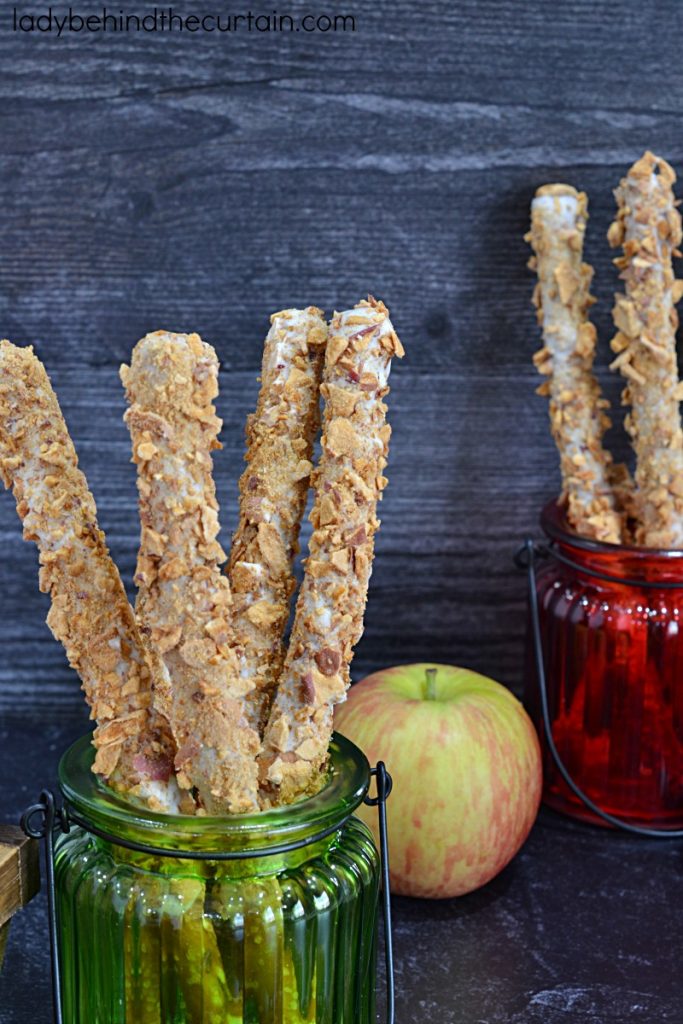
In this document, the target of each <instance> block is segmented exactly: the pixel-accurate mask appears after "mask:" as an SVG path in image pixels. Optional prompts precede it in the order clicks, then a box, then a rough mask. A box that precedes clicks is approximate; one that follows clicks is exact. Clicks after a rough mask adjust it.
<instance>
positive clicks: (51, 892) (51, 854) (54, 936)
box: [20, 789, 69, 1024]
mask: <svg viewBox="0 0 683 1024" xmlns="http://www.w3.org/2000/svg"><path fill="white" fill-rule="evenodd" d="M20 824H21V827H22V829H23V830H24V832H25V833H26V835H27V836H31V838H32V839H42V840H43V842H44V847H45V874H46V877H47V916H48V928H49V931H50V965H51V968H52V1010H53V1017H54V1022H55V1024H63V1016H62V974H61V969H60V954H59V930H58V928H57V900H56V891H55V833H57V832H68V831H69V822H68V819H67V816H66V812H65V811H64V809H63V808H61V807H57V805H56V804H55V797H54V793H52V792H51V790H49V789H44V790H43V791H42V793H41V794H40V799H39V801H38V803H35V804H32V805H31V806H30V807H28V808H27V809H26V810H25V811H24V813H23V814H22V816H21V822H20Z"/></svg>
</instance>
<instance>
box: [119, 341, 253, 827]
mask: <svg viewBox="0 0 683 1024" xmlns="http://www.w3.org/2000/svg"><path fill="white" fill-rule="evenodd" d="M121 379H122V381H123V384H124V386H125V388H126V393H127V398H128V401H129V402H130V409H129V410H128V412H127V413H126V416H125V419H126V423H127V425H128V427H129V430H130V434H131V439H132V444H133V461H134V462H135V463H136V464H137V467H138V491H139V496H140V520H141V527H142V529H141V539H140V552H139V557H138V565H137V570H136V576H135V581H136V583H137V586H138V588H139V590H138V599H137V605H136V610H137V613H138V617H139V619H140V621H141V622H142V623H144V627H145V629H146V630H147V631H149V637H150V641H151V643H152V645H153V646H154V647H155V648H156V650H157V651H158V652H159V654H160V655H161V657H162V658H163V660H164V662H165V664H166V667H167V669H168V672H169V675H170V679H171V684H170V687H168V688H167V689H165V690H163V691H160V692H159V693H158V695H157V700H158V702H159V705H160V707H161V708H162V710H163V711H164V713H165V714H166V715H167V716H168V718H169V720H170V722H171V726H172V729H173V734H174V737H175V740H176V743H177V746H178V751H177V754H176V761H175V763H176V768H177V771H178V780H179V783H180V785H181V786H183V787H185V788H190V787H196V788H197V790H198V792H199V796H200V800H201V803H202V806H203V808H204V809H205V810H206V811H208V812H209V813H212V814H220V813H225V812H230V813H241V812H246V811H252V810H255V809H257V807H258V803H257V792H258V785H257V766H256V754H257V752H258V749H259V745H260V736H259V734H258V732H257V731H256V730H255V729H253V728H252V727H251V726H250V724H249V722H248V721H247V718H246V716H245V704H244V698H245V695H246V694H247V693H248V691H249V690H250V689H251V688H252V686H253V681H252V680H251V679H249V678H244V677H243V676H242V675H241V673H240V666H239V661H238V656H237V652H236V650H235V638H234V632H233V628H232V624H231V614H232V609H231V603H232V598H231V593H230V584H229V582H228V579H227V577H226V576H225V575H224V574H223V573H222V572H221V569H220V565H221V563H222V562H223V561H224V560H225V554H224V552H223V549H222V548H221V546H220V544H219V542H218V540H217V536H218V532H219V522H218V503H217V501H216V492H215V485H214V481H213V475H212V472H213V462H212V458H211V452H212V450H213V449H215V448H217V447H220V445H219V442H218V439H217V438H218V433H219V430H220V428H221V425H222V424H221V421H220V420H219V418H218V417H217V416H216V412H215V408H214V405H213V399H214V398H215V397H216V395H217V393H218V359H217V357H216V353H215V352H214V350H213V348H211V346H210V345H207V344H205V343H204V342H203V341H202V340H201V338H200V337H199V336H198V335H196V334H188V335H186V334H171V333H167V332H164V331H159V332H157V333H155V334H149V335H147V336H146V337H145V338H143V339H142V340H141V341H140V342H138V344H137V346H136V347H135V349H134V351H133V356H132V359H131V365H130V367H127V366H123V367H122V368H121Z"/></svg>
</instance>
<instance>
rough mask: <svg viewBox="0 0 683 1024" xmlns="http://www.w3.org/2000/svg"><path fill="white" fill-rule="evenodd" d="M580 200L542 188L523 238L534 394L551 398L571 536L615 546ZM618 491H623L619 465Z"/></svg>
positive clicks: (567, 191) (618, 526)
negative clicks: (538, 332)
mask: <svg viewBox="0 0 683 1024" xmlns="http://www.w3.org/2000/svg"><path fill="white" fill-rule="evenodd" d="M586 220H587V199H586V195H585V193H583V192H577V191H576V189H574V188H572V187H571V186H570V185H562V184H556V185H545V186H544V187H543V188H540V189H538V191H537V192H536V196H535V198H534V200H533V202H532V204H531V231H530V232H529V234H528V235H527V236H526V240H527V241H528V242H530V243H531V246H532V248H533V250H534V253H535V256H534V257H532V259H531V260H530V263H529V265H530V267H531V268H532V269H534V270H536V272H537V274H538V284H537V287H536V289H535V290H534V304H535V306H536V308H537V311H538V322H539V324H540V326H541V328H542V330H543V342H544V344H543V348H542V349H541V350H540V351H539V352H537V353H536V355H535V356H534V365H535V366H536V368H537V369H538V371H539V373H541V374H543V375H544V376H545V377H546V378H547V380H546V381H545V382H544V383H543V384H542V385H541V387H540V388H539V389H538V393H539V394H542V395H547V396H548V397H549V398H550V423H551V430H552V434H553V437H554V439H555V443H556V445H557V449H558V451H559V454H560V467H561V473H562V498H563V499H564V500H565V501H566V504H567V519H568V521H569V523H570V524H571V526H572V527H573V528H574V529H575V530H576V532H577V533H579V534H581V535H582V536H585V537H591V538H595V539H596V540H600V541H607V542H610V543H613V544H617V543H619V542H620V541H621V540H622V532H623V519H624V516H623V514H622V512H621V510H620V508H619V504H618V502H617V498H616V496H615V493H614V490H613V487H612V484H611V479H612V476H613V474H614V471H615V468H616V467H613V466H612V465H611V462H612V459H611V455H610V454H609V453H608V452H607V451H606V450H605V449H604V448H603V446H602V436H603V434H604V432H605V430H606V429H607V428H608V427H609V426H610V422H609V419H608V418H607V416H606V414H605V409H606V408H608V402H607V401H606V400H605V399H604V398H603V397H602V395H601V392H600V387H599V385H598V383H597V381H596V379H595V377H594V376H593V372H592V367H593V359H594V355H595V342H596V333H595V328H594V326H593V324H592V323H591V322H590V320H589V319H588V308H589V307H590V305H592V303H593V302H594V300H593V298H592V296H591V295H590V291H589V288H590V282H591V279H592V276H593V270H592V268H591V267H590V266H589V265H588V264H587V263H584V262H583V261H582V254H583V239H584V234H585V230H586ZM621 469H622V473H621V483H620V488H621V490H622V491H623V492H624V493H625V494H626V493H628V482H627V480H624V479H623V467H621Z"/></svg>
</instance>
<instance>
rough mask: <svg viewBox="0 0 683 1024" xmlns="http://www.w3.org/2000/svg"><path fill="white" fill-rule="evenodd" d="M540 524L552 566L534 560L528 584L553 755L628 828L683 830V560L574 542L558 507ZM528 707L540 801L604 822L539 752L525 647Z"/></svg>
mask: <svg viewBox="0 0 683 1024" xmlns="http://www.w3.org/2000/svg"><path fill="white" fill-rule="evenodd" d="M541 526H542V528H543V530H544V532H545V534H546V536H547V538H548V539H549V540H550V541H551V542H552V549H553V550H554V551H555V552H556V554H557V556H559V558H558V557H549V558H548V559H547V560H546V561H542V562H540V563H539V565H538V566H537V577H536V593H537V597H538V605H539V616H540V626H541V637H542V643H543V652H544V665H545V674H546V681H547V689H548V702H549V711H550V719H551V724H552V732H553V738H554V741H555V745H556V746H557V749H558V753H559V754H560V757H561V758H562V761H563V762H564V764H565V766H566V768H567V769H568V770H569V773H570V774H571V776H572V777H573V779H574V781H575V782H576V783H578V785H579V786H580V788H581V789H583V791H584V792H585V793H586V794H587V796H589V797H590V798H591V799H592V800H593V802H594V803H596V804H597V805H598V806H599V807H600V808H601V809H602V810H604V811H607V812H609V813H610V814H612V815H615V816H617V817H619V818H622V819H624V820H626V821H627V822H629V823H631V824H634V825H644V826H648V827H658V828H662V827H663V828H667V827H669V828H680V827H681V826H683V551H661V550H654V549H650V548H637V547H622V546H620V545H616V544H602V543H599V542H597V541H592V540H587V539H585V538H583V537H579V536H578V535H577V534H575V533H572V532H571V531H570V530H569V529H568V527H567V525H566V522H565V518H564V512H563V510H562V508H561V507H559V506H558V505H557V503H556V502H555V501H553V502H550V503H549V504H548V505H546V507H545V508H544V510H543V513H542V516H541ZM560 559H566V560H568V561H569V562H570V563H572V564H571V565H569V564H567V563H566V561H565V562H563V561H561V560H560ZM603 576H608V577H610V579H607V580H606V579H604V578H601V577H603ZM665 583H670V584H681V586H680V587H679V586H676V587H674V588H669V587H666V586H662V584H665ZM525 704H526V706H527V708H528V710H529V711H530V713H531V715H532V717H533V719H534V721H535V722H536V725H537V726H538V728H539V732H540V734H541V744H542V747H543V750H544V776H545V778H544V799H545V801H546V802H547V803H548V804H550V806H552V807H554V808H555V809H556V810H559V811H563V812H564V813H566V814H569V815H572V816H573V817H578V818H584V819H587V820H590V821H594V822H595V823H597V824H602V821H601V820H600V819H599V818H597V816H595V815H593V813H592V812H591V811H589V810H588V809H587V808H586V807H585V805H584V804H583V803H581V801H580V800H579V798H578V797H577V796H575V795H574V794H573V793H572V792H571V790H570V789H569V787H568V786H567V785H566V784H565V783H564V781H563V780H562V778H561V776H560V774H559V772H558V770H557V767H556V765H555V764H554V762H553V759H552V756H551V753H550V751H549V749H548V747H547V744H546V743H545V742H544V737H543V723H542V718H541V708H540V702H539V694H538V676H537V672H536V664H535V659H534V652H533V646H532V644H531V642H530V637H529V642H528V643H527V662H526V690H525Z"/></svg>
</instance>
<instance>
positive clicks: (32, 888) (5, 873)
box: [0, 825, 40, 926]
mask: <svg viewBox="0 0 683 1024" xmlns="http://www.w3.org/2000/svg"><path fill="white" fill-rule="evenodd" d="M39 889H40V864H39V859H38V842H37V840H35V839H29V838H28V836H25V835H24V833H23V832H22V831H21V829H20V828H19V826H18V825H0V926H2V925H4V924H5V923H6V922H7V921H9V919H10V918H11V917H13V915H14V914H16V912H17V911H18V910H20V909H21V908H22V907H25V906H26V904H27V903H28V902H29V901H30V900H32V899H33V897H34V896H35V894H36V893H37V892H38V890H39Z"/></svg>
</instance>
